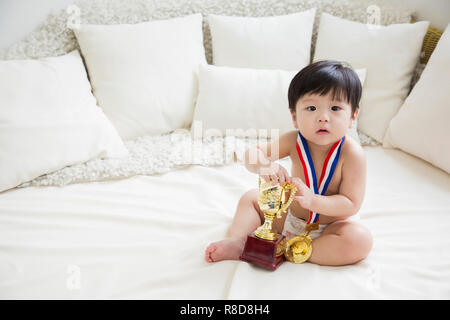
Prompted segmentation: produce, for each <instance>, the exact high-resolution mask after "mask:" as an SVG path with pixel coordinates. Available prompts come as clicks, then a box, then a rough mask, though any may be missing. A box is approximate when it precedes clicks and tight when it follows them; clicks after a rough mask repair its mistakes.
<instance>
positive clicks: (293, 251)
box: [284, 233, 312, 263]
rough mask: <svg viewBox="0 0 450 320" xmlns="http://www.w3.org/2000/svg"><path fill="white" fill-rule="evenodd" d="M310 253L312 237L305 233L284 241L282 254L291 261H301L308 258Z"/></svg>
mask: <svg viewBox="0 0 450 320" xmlns="http://www.w3.org/2000/svg"><path fill="white" fill-rule="evenodd" d="M311 253H312V239H311V237H310V236H309V234H307V233H303V234H301V235H299V236H295V237H292V238H290V239H289V240H288V241H287V242H286V249H285V252H284V255H285V257H286V259H287V260H288V261H290V262H293V263H303V262H305V261H306V260H308V259H309V257H310V256H311Z"/></svg>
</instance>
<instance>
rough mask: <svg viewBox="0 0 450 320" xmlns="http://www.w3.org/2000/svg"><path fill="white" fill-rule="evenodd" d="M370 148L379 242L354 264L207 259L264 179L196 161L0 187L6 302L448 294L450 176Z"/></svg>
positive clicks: (372, 223) (367, 210) (371, 207)
mask: <svg viewBox="0 0 450 320" xmlns="http://www.w3.org/2000/svg"><path fill="white" fill-rule="evenodd" d="M365 150H366V152H367V159H368V180H367V191H366V198H365V201H364V204H363V207H362V208H361V211H360V214H361V223H363V224H365V225H366V226H367V227H368V228H369V229H370V230H371V232H372V234H373V236H374V247H373V249H372V252H371V253H370V255H369V257H368V258H367V259H365V260H364V261H362V262H360V263H358V264H356V265H352V266H345V267H323V266H317V265H313V264H311V263H305V264H301V265H294V264H290V263H288V262H285V263H284V264H283V265H282V266H280V268H278V270H276V271H266V270H263V269H260V268H257V267H254V266H251V265H249V264H247V263H245V262H240V261H224V262H219V263H213V264H208V263H206V262H205V261H204V259H203V258H204V249H205V247H206V246H207V245H208V243H209V242H211V241H215V240H218V239H221V238H223V237H224V235H225V232H226V230H227V228H228V227H229V225H230V223H231V220H232V217H233V214H234V210H235V208H236V204H237V201H238V200H239V198H240V196H241V195H242V194H243V193H244V192H245V191H247V190H248V189H250V188H255V187H256V183H257V176H256V175H254V174H252V173H250V172H248V171H247V170H246V169H245V168H244V167H243V166H242V165H240V164H237V163H236V164H233V165H228V166H222V167H201V166H197V165H194V166H190V167H189V168H186V169H182V170H178V171H173V172H169V173H166V174H163V175H157V176H135V177H132V178H128V179H123V180H115V181H106V182H91V183H83V184H73V185H67V186H65V187H28V188H24V189H13V190H9V191H6V192H3V193H0V298H3V299H28V298H31V299H47V298H57V299H80V298H86V299H111V298H112V299H116V298H119V299H316V298H319V299H329V298H331V299H333V298H337V299H346V298H352V299H372V298H376V299H378V298H380V299H390V298H393V299H418V298H424V299H431V298H435V299H449V298H450V249H449V248H450V233H449V230H450V177H449V176H448V174H446V173H445V172H444V171H442V170H439V169H437V168H435V167H432V166H431V165H429V164H427V163H425V162H424V161H422V160H420V159H417V158H415V157H412V156H410V155H407V154H406V153H403V152H401V151H398V150H387V149H383V148H381V147H375V148H374V147H365ZM281 162H282V163H284V164H285V165H287V166H289V161H288V160H287V159H286V160H282V161H281Z"/></svg>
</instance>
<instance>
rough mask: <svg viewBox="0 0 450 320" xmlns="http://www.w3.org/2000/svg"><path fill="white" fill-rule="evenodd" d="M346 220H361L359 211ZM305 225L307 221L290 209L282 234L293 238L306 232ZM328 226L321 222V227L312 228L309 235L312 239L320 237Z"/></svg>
mask: <svg viewBox="0 0 450 320" xmlns="http://www.w3.org/2000/svg"><path fill="white" fill-rule="evenodd" d="M345 220H346V221H357V220H359V213H357V214H355V215H354V216H351V217H349V218H347V219H345ZM305 226H306V221H305V220H303V219H301V218H297V217H295V216H294V215H293V214H292V213H291V210H290V209H288V213H287V216H286V220H285V221H284V227H283V232H282V234H283V235H284V236H285V237H286V238H288V239H289V238H291V237H293V236H296V235H299V234H302V233H304V232H305ZM327 226H328V224H319V229H317V230H311V232H310V233H309V235H310V236H311V239H313V240H314V239H316V238H318V237H320V235H321V234H322V232H323V229H325V228H326V227H327Z"/></svg>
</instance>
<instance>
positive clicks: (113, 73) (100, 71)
mask: <svg viewBox="0 0 450 320" xmlns="http://www.w3.org/2000/svg"><path fill="white" fill-rule="evenodd" d="M74 31H75V34H76V37H77V39H78V42H79V44H80V48H81V51H82V54H83V56H84V58H85V61H86V65H87V68H88V71H89V76H90V80H91V83H92V88H93V89H94V95H95V96H96V97H97V100H98V104H99V106H100V107H101V108H102V109H103V111H104V112H105V114H106V115H107V116H108V118H109V119H110V120H111V121H112V123H113V124H114V126H115V127H116V128H117V130H118V131H119V134H120V136H121V137H122V138H123V139H134V138H136V137H139V136H142V135H147V134H155V135H156V134H162V133H167V132H170V131H172V130H175V129H177V128H182V127H189V125H190V124H191V121H192V115H193V111H194V103H195V98H196V96H197V86H198V79H197V77H198V66H199V64H201V63H206V58H205V52H204V47H203V32H202V15H201V14H194V15H189V16H185V17H181V18H174V19H169V20H156V21H150V22H144V23H138V24H121V25H82V26H81V28H80V29H75V30H74Z"/></svg>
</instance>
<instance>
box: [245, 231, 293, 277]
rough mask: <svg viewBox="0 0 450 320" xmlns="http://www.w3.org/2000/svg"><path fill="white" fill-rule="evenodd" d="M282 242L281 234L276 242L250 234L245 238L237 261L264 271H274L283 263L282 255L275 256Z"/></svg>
mask: <svg viewBox="0 0 450 320" xmlns="http://www.w3.org/2000/svg"><path fill="white" fill-rule="evenodd" d="M283 240H284V236H283V235H281V234H278V239H277V240H264V239H260V238H258V237H257V236H255V233H254V232H252V233H251V234H250V235H248V237H247V241H246V242H245V246H244V251H243V252H242V254H241V256H240V257H239V259H240V260H242V261H246V262H249V263H252V264H254V265H257V266H259V267H262V268H264V269H269V270H275V269H277V268H278V267H279V266H280V265H281V264H282V263H283V262H284V261H285V257H284V254H278V256H277V248H278V246H279V244H280V243H281V242H282V241H283ZM278 251H280V250H278ZM282 252H284V251H282Z"/></svg>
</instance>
